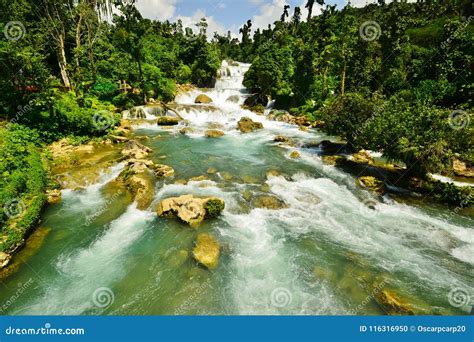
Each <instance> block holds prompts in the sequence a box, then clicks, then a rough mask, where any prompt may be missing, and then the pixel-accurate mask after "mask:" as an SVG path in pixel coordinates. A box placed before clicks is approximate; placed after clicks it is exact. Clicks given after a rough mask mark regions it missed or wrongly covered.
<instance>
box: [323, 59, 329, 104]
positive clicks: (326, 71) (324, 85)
mask: <svg viewBox="0 0 474 342" xmlns="http://www.w3.org/2000/svg"><path fill="white" fill-rule="evenodd" d="M328 69H329V65H327V64H326V66H325V67H324V73H323V95H324V97H326V95H327V94H328V91H327V87H328V81H327V79H328Z"/></svg>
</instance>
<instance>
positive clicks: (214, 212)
mask: <svg viewBox="0 0 474 342" xmlns="http://www.w3.org/2000/svg"><path fill="white" fill-rule="evenodd" d="M224 207H225V202H224V201H223V200H221V199H220V198H217V197H208V198H198V197H194V196H193V195H183V196H179V197H171V198H167V199H164V200H162V201H161V202H160V204H159V205H158V208H157V214H158V216H166V215H169V214H174V215H176V216H177V217H178V218H179V219H181V220H182V221H183V222H186V223H188V224H189V225H190V226H191V227H196V226H197V225H199V224H200V223H201V222H202V221H203V220H204V219H206V218H211V217H216V216H218V215H219V214H220V213H221V212H222V211H223V210H224Z"/></svg>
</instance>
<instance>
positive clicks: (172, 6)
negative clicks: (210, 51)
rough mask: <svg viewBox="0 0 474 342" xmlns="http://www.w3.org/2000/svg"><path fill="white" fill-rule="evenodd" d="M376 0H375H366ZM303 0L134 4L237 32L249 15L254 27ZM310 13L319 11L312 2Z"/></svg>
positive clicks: (356, 0) (141, 0) (145, 11)
mask: <svg viewBox="0 0 474 342" xmlns="http://www.w3.org/2000/svg"><path fill="white" fill-rule="evenodd" d="M369 1H375V0H369ZM346 2H347V1H346V0H327V3H328V4H338V5H344V4H345V3H346ZM305 3H306V0H234V1H232V0H137V7H138V9H139V10H140V12H141V13H142V15H143V16H144V17H146V18H150V19H158V20H170V21H176V20H178V19H181V20H182V21H183V23H184V25H185V26H188V27H194V24H195V23H196V22H198V21H199V19H200V18H202V17H206V18H207V20H208V23H209V29H208V32H209V34H211V35H212V33H213V32H214V31H218V32H219V33H221V34H223V33H225V32H227V30H231V31H232V32H233V33H234V34H237V33H238V30H239V27H241V26H242V25H243V24H244V23H245V22H246V21H247V19H252V21H253V23H254V28H256V27H266V26H267V25H268V24H269V23H273V22H274V21H275V20H277V19H278V18H279V17H280V15H281V13H282V12H283V6H284V5H285V4H289V5H290V6H291V9H290V13H292V12H293V8H294V7H295V6H300V7H301V9H302V10H303V17H306V15H307V12H306V10H305V9H304V4H305ZM365 3H366V0H352V4H353V6H363V5H365ZM313 13H314V14H315V15H317V14H318V13H319V5H317V4H315V8H314V9H313Z"/></svg>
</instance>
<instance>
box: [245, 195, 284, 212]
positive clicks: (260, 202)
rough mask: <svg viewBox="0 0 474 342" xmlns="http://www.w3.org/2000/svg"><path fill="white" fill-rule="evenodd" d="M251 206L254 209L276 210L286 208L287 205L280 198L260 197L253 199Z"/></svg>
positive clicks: (271, 196)
mask: <svg viewBox="0 0 474 342" xmlns="http://www.w3.org/2000/svg"><path fill="white" fill-rule="evenodd" d="M252 206H254V207H255V208H264V209H271V210H278V209H283V208H286V207H287V205H286V204H285V202H283V200H281V199H280V198H278V197H276V196H273V195H260V196H257V197H255V198H254V199H253V201H252Z"/></svg>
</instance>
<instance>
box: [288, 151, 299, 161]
mask: <svg viewBox="0 0 474 342" xmlns="http://www.w3.org/2000/svg"><path fill="white" fill-rule="evenodd" d="M290 158H292V159H299V158H301V154H300V153H299V152H298V151H293V152H291V153H290Z"/></svg>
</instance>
